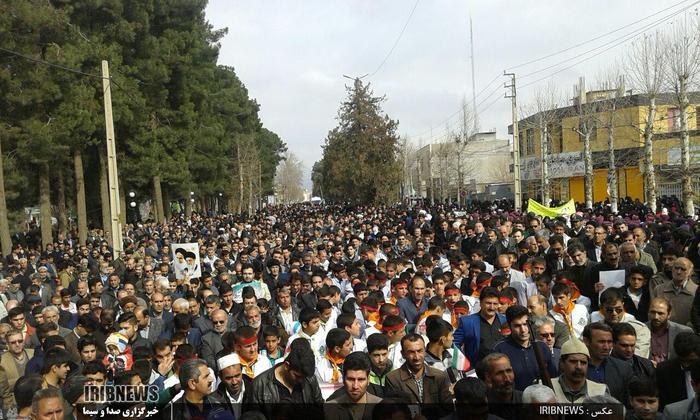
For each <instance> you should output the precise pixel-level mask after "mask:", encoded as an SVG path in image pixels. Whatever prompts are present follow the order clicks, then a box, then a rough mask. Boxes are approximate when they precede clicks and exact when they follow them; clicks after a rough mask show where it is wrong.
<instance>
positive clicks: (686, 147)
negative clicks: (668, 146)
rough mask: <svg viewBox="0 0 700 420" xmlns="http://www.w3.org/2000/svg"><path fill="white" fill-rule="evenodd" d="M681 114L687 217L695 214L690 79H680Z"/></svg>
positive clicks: (684, 194)
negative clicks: (689, 94) (689, 98)
mask: <svg viewBox="0 0 700 420" xmlns="http://www.w3.org/2000/svg"><path fill="white" fill-rule="evenodd" d="M678 84H679V88H680V89H679V94H680V97H679V99H680V101H679V102H680V104H679V105H680V107H679V108H680V112H681V115H680V117H681V133H680V137H681V139H680V140H681V177H682V182H683V211H684V213H685V215H686V216H692V215H694V214H695V204H694V203H693V195H694V193H693V177H692V174H691V173H690V134H689V133H688V105H689V104H688V79H687V78H685V77H679V83H678Z"/></svg>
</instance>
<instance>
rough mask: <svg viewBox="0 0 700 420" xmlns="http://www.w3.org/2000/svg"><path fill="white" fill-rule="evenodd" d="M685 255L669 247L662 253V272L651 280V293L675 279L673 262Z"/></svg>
mask: <svg viewBox="0 0 700 420" xmlns="http://www.w3.org/2000/svg"><path fill="white" fill-rule="evenodd" d="M682 256H683V254H682V253H680V252H679V251H678V249H676V248H674V247H668V248H666V249H664V250H663V251H662V252H661V270H659V271H657V272H656V274H654V276H653V277H652V278H651V281H650V282H649V291H650V292H653V291H654V289H656V288H657V287H658V286H660V285H662V284H664V283H668V282H670V281H671V278H672V277H673V262H674V261H676V259H677V258H679V257H682Z"/></svg>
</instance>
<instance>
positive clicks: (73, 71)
mask: <svg viewBox="0 0 700 420" xmlns="http://www.w3.org/2000/svg"><path fill="white" fill-rule="evenodd" d="M0 51H2V52H5V53H8V54H11V55H15V56H17V57H21V58H24V59H25V60H29V61H33V62H35V63H39V64H44V65H47V66H49V67H55V68H57V69H61V70H65V71H68V72H71V73H75V74H80V75H83V76H88V77H94V78H96V79H104V77H102V76H101V75H97V74H91V73H86V72H84V71H81V70H77V69H72V68H70V67H66V66H63V65H61V64H56V63H52V62H50V61H46V60H42V59H40V58H34V57H31V56H28V55H25V54H22V53H20V52H17V51H12V50H8V49H6V48H1V47H0Z"/></svg>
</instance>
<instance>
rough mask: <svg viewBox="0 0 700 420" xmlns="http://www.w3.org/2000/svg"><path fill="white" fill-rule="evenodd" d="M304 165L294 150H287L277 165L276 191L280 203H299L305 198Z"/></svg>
mask: <svg viewBox="0 0 700 420" xmlns="http://www.w3.org/2000/svg"><path fill="white" fill-rule="evenodd" d="M303 178H304V165H303V164H302V162H301V161H300V160H299V159H298V158H297V157H296V156H295V155H294V153H292V152H289V151H288V152H287V153H285V155H284V158H283V159H282V161H281V162H280V164H279V166H278V167H277V174H276V176H275V192H276V193H277V194H278V196H279V200H280V203H282V204H289V203H298V202H300V201H303V200H304V188H303Z"/></svg>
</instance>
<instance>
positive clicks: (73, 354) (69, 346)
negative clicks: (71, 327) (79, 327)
mask: <svg viewBox="0 0 700 420" xmlns="http://www.w3.org/2000/svg"><path fill="white" fill-rule="evenodd" d="M63 338H64V339H65V340H66V350H67V351H68V354H70V360H71V361H72V362H73V363H76V364H78V363H80V353H79V352H78V340H80V337H78V336H77V335H76V334H75V332H74V331H71V332H70V334H68V335H66V336H65V337H63Z"/></svg>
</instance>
